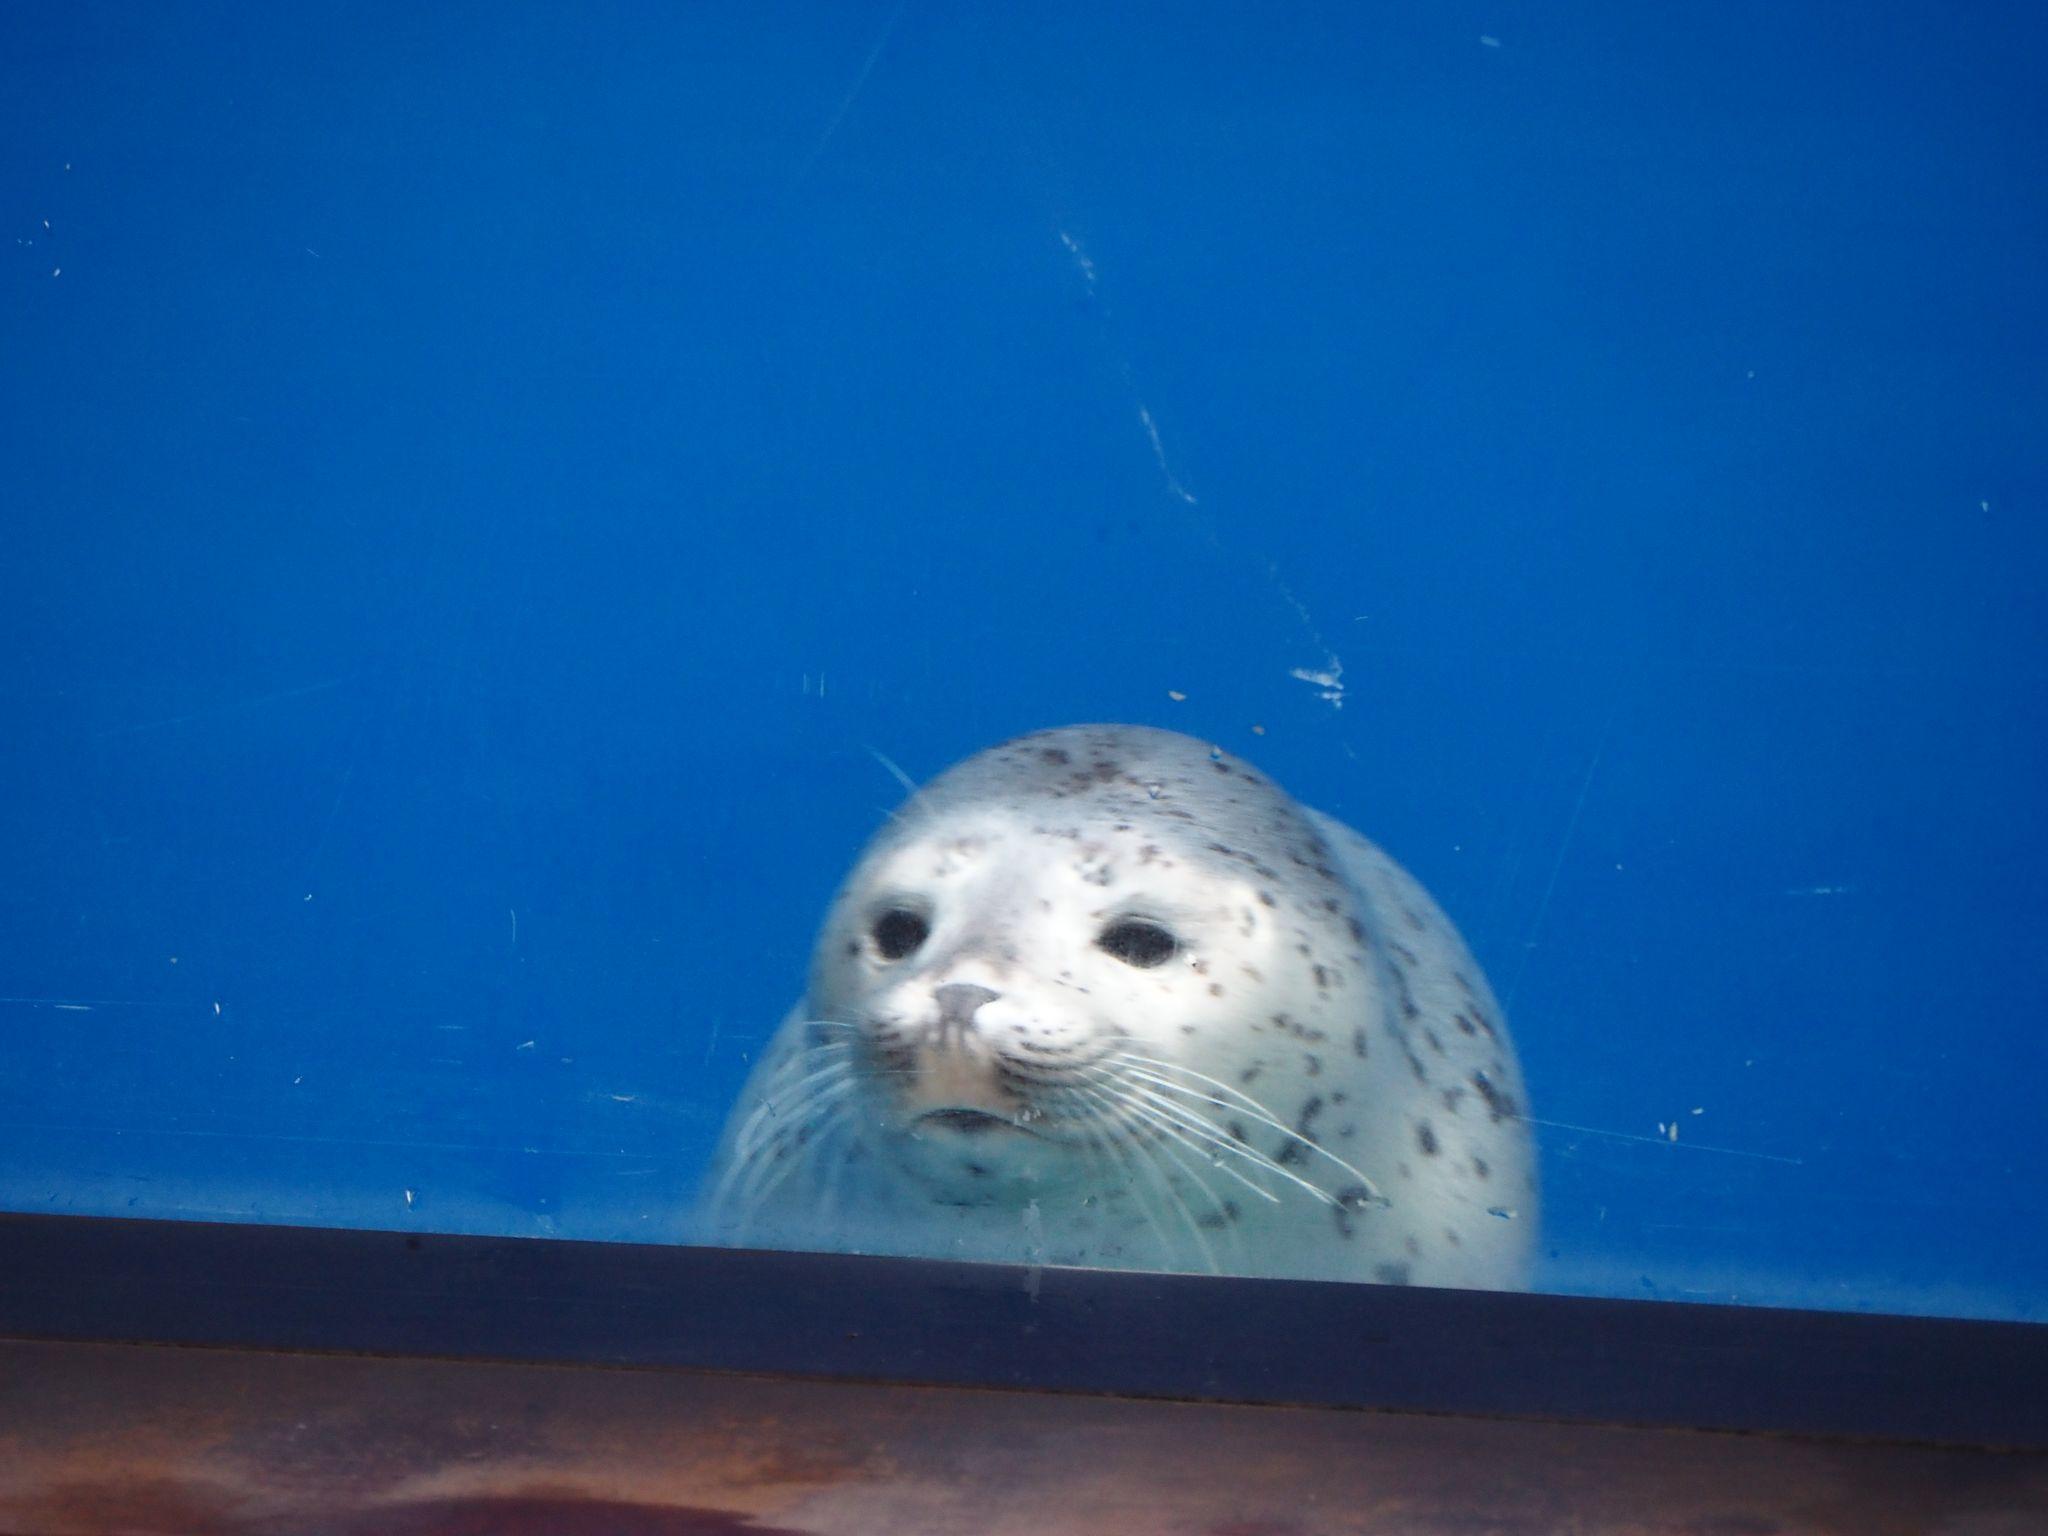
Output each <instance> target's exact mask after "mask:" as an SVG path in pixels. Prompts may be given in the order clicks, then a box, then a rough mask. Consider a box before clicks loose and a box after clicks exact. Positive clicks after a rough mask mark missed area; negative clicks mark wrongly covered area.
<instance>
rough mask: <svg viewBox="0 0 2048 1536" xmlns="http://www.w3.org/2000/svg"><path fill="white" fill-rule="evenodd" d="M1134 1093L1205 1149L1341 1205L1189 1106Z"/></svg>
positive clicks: (1146, 1091)
mask: <svg viewBox="0 0 2048 1536" xmlns="http://www.w3.org/2000/svg"><path fill="white" fill-rule="evenodd" d="M1132 1092H1133V1093H1136V1094H1140V1095H1142V1096H1143V1097H1144V1099H1145V1101H1146V1102H1147V1103H1148V1104H1150V1105H1151V1106H1153V1107H1154V1108H1155V1109H1157V1110H1158V1111H1159V1112H1160V1113H1162V1114H1166V1115H1169V1116H1170V1117H1171V1118H1172V1119H1173V1120H1174V1122H1175V1123H1176V1124H1178V1125H1181V1126H1183V1127H1184V1128H1185V1129H1187V1130H1188V1131H1190V1132H1192V1133H1193V1134H1194V1135H1195V1136H1197V1137H1198V1138H1199V1139H1200V1140H1201V1141H1202V1143H1203V1144H1204V1145H1206V1146H1209V1147H1212V1148H1214V1149H1215V1150H1216V1151H1218V1152H1225V1153H1229V1154H1230V1155H1231V1156H1234V1157H1238V1158H1242V1159H1243V1160H1244V1161H1245V1162H1247V1163H1250V1164H1251V1165H1252V1166H1253V1167H1254V1168H1258V1169H1261V1170H1263V1171H1264V1172H1266V1173H1270V1174H1275V1175H1277V1176H1278V1177H1280V1178H1283V1179H1285V1180H1286V1181H1287V1182H1288V1183H1290V1184H1293V1185H1296V1186H1298V1187H1299V1188H1301V1189H1303V1190H1305V1191H1306V1192H1307V1193H1308V1194H1309V1196H1310V1197H1311V1198H1313V1199H1315V1200H1319V1201H1321V1202H1322V1203H1323V1204H1324V1205H1335V1204H1337V1200H1336V1197H1335V1196H1333V1195H1331V1194H1330V1193H1329V1192H1328V1191H1327V1190H1324V1189H1320V1188H1318V1187H1317V1186H1316V1185H1314V1184H1311V1183H1310V1182H1309V1181H1308V1180H1307V1179H1304V1178H1303V1177H1301V1175H1300V1174H1298V1173H1294V1172H1292V1171H1291V1170H1289V1169H1287V1168H1284V1167H1282V1166H1281V1165H1280V1164H1279V1163H1277V1162H1275V1161H1274V1160H1273V1159H1272V1158H1270V1157H1268V1156H1267V1155H1266V1154H1265V1153H1263V1152H1261V1151H1260V1150H1259V1149H1258V1148H1257V1147H1253V1146H1247V1145H1246V1144H1245V1143H1244V1142H1241V1141H1239V1140H1238V1139H1237V1138H1236V1137H1234V1136H1231V1135H1228V1134H1226V1133H1225V1132H1223V1131H1221V1130H1219V1129H1218V1128H1217V1127H1216V1126H1215V1125H1213V1124H1211V1123H1210V1122H1209V1121H1207V1120H1204V1119H1203V1118H1202V1117H1201V1116H1200V1115H1198V1114H1196V1113H1194V1111H1193V1110H1191V1109H1189V1108H1188V1106H1187V1105H1185V1104H1180V1103H1176V1102H1175V1101H1174V1100H1172V1099H1169V1098H1166V1097H1165V1096H1163V1095H1161V1094H1157V1093H1154V1092H1152V1091H1151V1090H1150V1089H1148V1088H1134V1089H1133V1090H1132ZM1216 1166H1217V1167H1219V1168H1221V1167H1224V1166H1225V1164H1224V1163H1223V1161H1222V1159H1221V1158H1218V1159H1217V1160H1216ZM1244 1182H1246V1183H1250V1182H1251V1181H1250V1180H1245V1181H1244ZM1252 1187H1253V1188H1254V1189H1257V1188H1259V1186H1258V1185H1256V1184H1254V1185H1252ZM1261 1192H1262V1193H1265V1194H1266V1198H1267V1199H1269V1200H1272V1201H1273V1202H1274V1203H1275V1204H1278V1203H1279V1197H1278V1196H1276V1195H1273V1194H1271V1193H1270V1192H1266V1191H1261Z"/></svg>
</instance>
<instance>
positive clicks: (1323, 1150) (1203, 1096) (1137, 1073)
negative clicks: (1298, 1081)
mask: <svg viewBox="0 0 2048 1536" xmlns="http://www.w3.org/2000/svg"><path fill="white" fill-rule="evenodd" d="M1123 1059H1124V1060H1125V1061H1127V1062H1130V1063H1132V1066H1131V1067H1130V1068H1129V1070H1130V1074H1131V1076H1133V1077H1135V1078H1138V1079H1140V1080H1142V1081H1145V1082H1149V1083H1153V1084H1155V1085H1157V1086H1158V1087H1160V1088H1165V1089H1169V1090H1171V1091H1172V1092H1174V1093H1184V1094H1188V1095H1189V1096H1191V1097H1193V1098H1197V1099H1200V1100H1201V1101H1202V1102H1203V1103H1205V1104H1213V1105H1215V1106H1216V1108H1218V1109H1222V1110H1229V1111H1232V1112H1234V1113H1237V1114H1242V1115H1244V1116H1245V1117H1246V1118H1247V1119H1250V1120H1255V1121H1257V1122H1258V1123H1259V1124H1261V1125H1263V1126H1266V1127H1267V1128H1268V1129H1270V1130H1275V1131H1278V1132H1280V1133H1281V1134H1282V1135H1283V1136H1286V1137H1288V1138H1289V1139H1290V1140H1292V1141H1293V1142H1294V1143H1295V1144H1296V1145H1298V1146H1302V1147H1306V1148H1307V1149H1308V1150H1309V1151H1311V1152H1313V1153H1315V1154H1316V1155H1317V1156H1318V1157H1323V1158H1327V1159H1329V1161H1331V1162H1333V1163H1335V1164H1336V1165H1337V1166H1338V1167H1339V1168H1342V1169H1343V1170H1344V1171H1345V1172H1346V1173H1348V1174H1350V1175H1351V1176H1352V1177H1353V1178H1354V1179H1356V1180H1358V1182H1359V1183H1360V1184H1362V1185H1363V1186H1364V1187H1365V1190H1366V1193H1367V1195H1368V1197H1369V1198H1370V1199H1373V1200H1375V1201H1378V1202H1379V1203H1381V1204H1385V1203H1386V1196H1384V1195H1382V1194H1381V1193H1380V1189H1379V1186H1378V1185H1377V1184H1375V1183H1374V1182H1373V1181H1372V1179H1371V1177H1370V1176H1369V1175H1368V1174H1366V1172H1365V1171H1364V1170H1363V1169H1360V1168H1357V1167H1354V1166H1353V1165H1352V1164H1350V1163H1348V1162H1346V1161H1345V1160H1344V1159H1343V1158H1341V1157H1339V1156H1338V1155H1337V1154H1336V1153H1334V1152H1332V1151H1331V1150H1330V1149H1329V1148H1328V1147H1326V1146H1324V1145H1323V1144H1322V1143H1321V1142H1319V1141H1317V1140H1316V1139H1315V1138H1314V1137H1312V1136H1304V1135H1303V1134H1302V1133H1301V1132H1300V1131H1298V1130H1296V1129H1295V1128H1294V1127H1293V1126H1291V1125H1288V1124H1286V1123H1285V1122H1283V1121H1281V1120H1279V1119H1276V1118H1275V1117H1274V1115H1273V1114H1272V1112H1271V1111H1269V1110H1268V1109H1267V1108H1266V1107H1265V1106H1264V1105H1263V1104H1261V1103H1259V1101H1258V1100H1257V1099H1254V1098H1252V1097H1250V1096H1249V1095H1248V1094H1243V1093H1239V1092H1238V1091H1237V1090H1236V1089H1234V1088H1231V1087H1229V1086H1228V1085H1227V1084H1220V1083H1219V1084H1217V1085H1216V1086H1218V1087H1220V1088H1223V1089H1224V1091H1225V1092H1227V1093H1230V1094H1231V1095H1233V1098H1232V1099H1231V1100H1223V1099H1219V1098H1217V1097H1215V1096H1214V1095H1213V1094H1209V1093H1205V1092H1203V1091H1202V1090H1201V1089H1200V1088H1192V1087H1189V1086H1188V1085H1187V1084H1185V1083H1176V1082H1174V1081H1173V1080H1172V1079H1171V1078H1168V1077H1165V1076H1162V1075H1157V1074H1155V1073H1152V1072H1148V1071H1146V1070H1144V1068H1145V1067H1146V1066H1161V1067H1169V1068H1173V1064H1172V1063H1168V1062H1152V1061H1150V1060H1149V1059H1148V1058H1146V1057H1141V1056H1135V1055H1132V1054H1130V1053H1129V1052H1126V1053H1124V1058H1123ZM1173 1070H1178V1071H1181V1072H1185V1073H1186V1074H1187V1075H1188V1076H1190V1077H1196V1078H1204V1080H1205V1081H1207V1082H1210V1083H1215V1081H1216V1080H1215V1079H1214V1078H1205V1077H1204V1074H1203V1073H1200V1072H1197V1071H1195V1070H1194V1069H1193V1068H1191V1067H1179V1068H1173Z"/></svg>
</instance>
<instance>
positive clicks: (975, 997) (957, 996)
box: [932, 981, 1002, 1024]
mask: <svg viewBox="0 0 2048 1536" xmlns="http://www.w3.org/2000/svg"><path fill="white" fill-rule="evenodd" d="M1001 996H1002V993H1000V992H992V991H990V990H989V989H988V988H987V987H977V986H974V985H973V984H972V983H969V982H964V981H954V982H948V983H947V984H946V985H945V986H943V987H937V988H934V989H933V991H932V1001H933V1002H935V1003H937V1004H938V1005H939V1017H940V1018H941V1019H943V1020H945V1021H946V1022H947V1023H949V1024H965V1023H967V1022H968V1020H970V1019H972V1018H973V1017H974V1011H975V1010H976V1009H977V1008H979V1007H981V1006H982V1004H984V1003H992V1002H994V1001H995V1000H996V999H997V998H999V997H1001Z"/></svg>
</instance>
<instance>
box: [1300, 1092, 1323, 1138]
mask: <svg viewBox="0 0 2048 1536" xmlns="http://www.w3.org/2000/svg"><path fill="white" fill-rule="evenodd" d="M1322 1112H1323V1096H1322V1095H1321V1094H1319V1093H1318V1094H1315V1095H1313V1096H1312V1097H1311V1098H1310V1099H1309V1101H1308V1102H1307V1103H1306V1104H1304V1105H1302V1106H1301V1120H1300V1122H1299V1123H1298V1124H1297V1125H1296V1126H1295V1127H1294V1129H1295V1130H1296V1131H1297V1132H1299V1133H1300V1136H1301V1139H1302V1140H1303V1141H1314V1140H1315V1139H1316V1132H1315V1118H1316V1116H1317V1115H1320V1114H1321V1113H1322Z"/></svg>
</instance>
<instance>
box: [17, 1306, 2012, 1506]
mask: <svg viewBox="0 0 2048 1536" xmlns="http://www.w3.org/2000/svg"><path fill="white" fill-rule="evenodd" d="M786 1531H801V1532H820V1533H824V1532H847V1533H854V1532H877V1533H881V1532H887V1533H891V1536H896V1533H913V1532H961V1533H968V1532H972V1533H982V1532H989V1533H1011V1532H1015V1533H1018V1536H1022V1533H1026V1532H1030V1533H1038V1532H1047V1531H1061V1532H1097V1531H1099V1532H1104V1533H1107V1536H1143V1533H1152V1532H1158V1533H1162V1536H1311V1533H1320V1532H1360V1533H1366V1532H1370V1533H1389V1536H1393V1533H1398V1536H1567V1533H1568V1536H1610V1533H1612V1536H1620V1533H1631V1536H1633V1533H1644V1536H1651V1533H1655V1536H1665V1533H1670V1536H1679V1533H1684V1536H1808V1533H1811V1536H1936V1533H1939V1536H2041V1533H2043V1532H2048V1457H2039V1456H1996V1455H1984V1454H1978V1453H1972V1452H1965V1451H1955V1450H1934V1449H1927V1448H1918V1447H1899V1446H1866V1447H1851V1446H1844V1445H1839V1444H1829V1443H1824V1442H1817V1441H1797V1440H1790V1439H1785V1438H1779V1437H1768V1436H1738V1435H1722V1434H1698V1433H1692V1432H1686V1431H1672V1430H1639V1429H1613V1428H1583V1427H1577V1428H1575V1427H1567V1426H1560V1425H1550V1424H1537V1423H1518V1422H1509V1421H1498V1420H1495V1421H1486V1420H1463V1419H1453V1418H1425V1417H1418V1416H1411V1415H1397V1414H1378V1413H1349V1412H1328V1411H1311V1410H1300V1409H1277V1408H1241V1407H1218V1406H1206V1405H1198V1404H1179V1403H1142V1402H1133V1401H1127V1400H1117V1399H1107V1398H1083V1397H1064V1396H1043V1395H1030V1394H1019V1393H1001V1392H973V1391H956V1390H945V1389H930V1388H899V1387H876V1386H859V1385H846V1384H823V1383H815V1382H798V1381H777V1380H769V1379H762V1378H753V1377H739V1376H707V1375H695V1374H688V1373H682V1372H669V1371H615V1370H598V1369H571V1368H561V1367H546V1366H521V1365H478V1364H461V1363H454V1362H443V1361H423V1360H389V1359H367V1358H346V1357H318V1356H309V1355H275V1354H258V1353H247V1352H241V1351H226V1350H193V1349H171V1348H153V1347H137V1346H123V1345H61V1344H35V1343H12V1344H9V1343H0V1533H4V1536H114V1533H120V1536H271V1533H277V1536H540V1533H549V1536H599V1533H602V1536H713V1533H724V1532H731V1533H751V1536H775V1533H778V1532H786Z"/></svg>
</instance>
